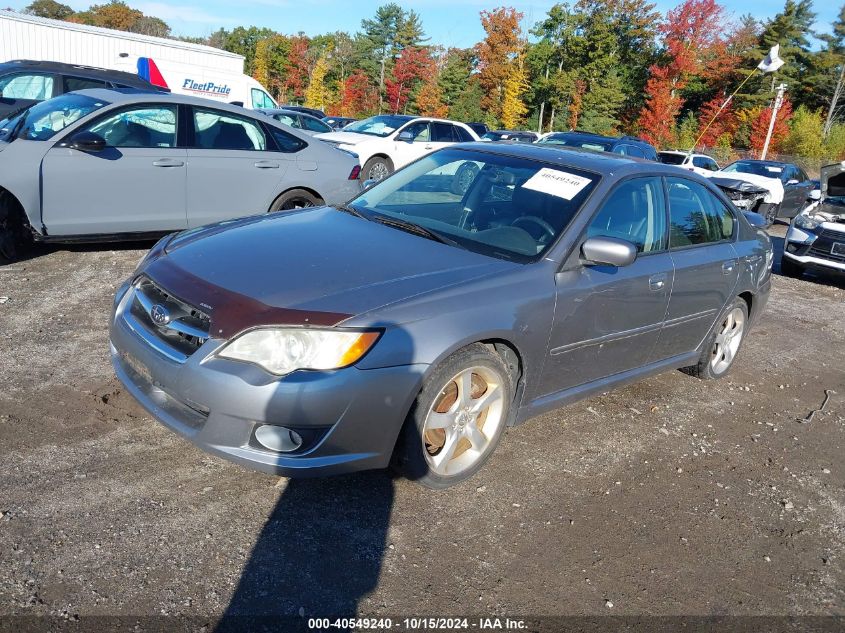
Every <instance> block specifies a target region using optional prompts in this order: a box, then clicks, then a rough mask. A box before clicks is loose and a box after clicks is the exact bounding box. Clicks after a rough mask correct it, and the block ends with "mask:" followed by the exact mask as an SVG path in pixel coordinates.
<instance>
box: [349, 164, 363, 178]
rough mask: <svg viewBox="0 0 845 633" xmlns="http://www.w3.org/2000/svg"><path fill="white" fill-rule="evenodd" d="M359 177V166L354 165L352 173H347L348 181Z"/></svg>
mask: <svg viewBox="0 0 845 633" xmlns="http://www.w3.org/2000/svg"><path fill="white" fill-rule="evenodd" d="M360 175H361V165H355V167H353V168H352V171H350V172H349V180H358V176H360Z"/></svg>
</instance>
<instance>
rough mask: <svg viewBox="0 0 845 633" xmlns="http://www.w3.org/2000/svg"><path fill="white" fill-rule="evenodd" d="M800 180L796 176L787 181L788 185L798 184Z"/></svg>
mask: <svg viewBox="0 0 845 633" xmlns="http://www.w3.org/2000/svg"><path fill="white" fill-rule="evenodd" d="M798 183H799V181H797V180H795V178H791V179H790V180H787V181H786V184H787V185H797V184H798Z"/></svg>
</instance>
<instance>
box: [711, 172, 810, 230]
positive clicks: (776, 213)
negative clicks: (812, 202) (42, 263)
mask: <svg viewBox="0 0 845 633" xmlns="http://www.w3.org/2000/svg"><path fill="white" fill-rule="evenodd" d="M711 181H712V182H713V184H714V185H716V186H717V187H719V188H720V189H722V191H724V192H725V195H727V196H728V198H730V199H731V202H733V203H734V206H736V207H737V208H739V209H741V210H742V211H753V212H755V213H759V214H760V215H762V216H763V217H764V218H766V223H767V225H771V224H772V223H773V222H774V221H775V220H776V219H777V218H780V217H784V218H792V217H794V216H795V215H796V214H797V213H798V212H799V211H801V209H803V208H804V207H805V206H806V205H807V201H808V199H809V196H810V192H811V191H812V190H813V189H814V188H815V186H814V184H813V181H811V180H810V178H809V177H808V176H807V174H806V173H805V172H804V170H802V169H801V168H800V167H798V166H797V165H794V164H792V163H783V162H780V161H772V160H750V159H745V160H738V161H735V162H733V163H731V164H730V165H728V166H727V167H725V168H724V169H722V170H720V171H717V172H713V174H712V177H711Z"/></svg>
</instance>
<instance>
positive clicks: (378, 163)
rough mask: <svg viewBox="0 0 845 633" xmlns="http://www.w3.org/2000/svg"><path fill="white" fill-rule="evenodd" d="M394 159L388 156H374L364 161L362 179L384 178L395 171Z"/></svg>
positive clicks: (375, 179) (376, 179)
mask: <svg viewBox="0 0 845 633" xmlns="http://www.w3.org/2000/svg"><path fill="white" fill-rule="evenodd" d="M394 171H395V170H394V168H393V161H392V160H390V159H389V158H387V157H386V156H373V157H372V158H371V159H370V160H368V161H367V162H366V163H364V168H363V169H362V170H361V180H374V181H376V182H378V181H379V180H384V179H385V178H387V177H388V176H389V175H390V174H392V173H393V172H394Z"/></svg>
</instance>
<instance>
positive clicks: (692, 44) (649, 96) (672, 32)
mask: <svg viewBox="0 0 845 633" xmlns="http://www.w3.org/2000/svg"><path fill="white" fill-rule="evenodd" d="M723 18H724V9H723V8H722V7H721V6H720V5H718V4H716V2H715V0H686V1H685V2H684V3H683V4H681V5H679V6H677V7H676V8H674V9H673V10H672V11H670V12H669V13H668V14H667V16H666V21H665V22H664V23H663V24H662V25H661V27H660V31H661V33H662V34H663V40H664V43H665V45H666V57H667V58H668V63H666V64H664V65H658V64H655V65H654V66H652V67H651V68H650V69H649V80H648V82H647V83H646V90H645V91H646V104H645V106H644V107H643V109H642V111H641V112H640V119H639V127H640V129H641V133H642V134H643V136H645V138H646V139H648V140H650V141H651V142H652V143H655V144H658V145H669V144H672V141H673V140H674V136H675V131H674V127H675V120H676V119H677V117H678V114H680V112H681V108H682V107H683V105H684V101H683V99H682V98H681V96H680V94H679V92H680V91H681V90H682V89H683V88H684V87H685V86H686V85H687V82H688V81H689V78H690V77H691V76H692V75H694V74H697V73H700V72H702V70H703V69H704V68H705V66H706V63H707V61H708V60H709V59H711V58H712V57H713V56H714V55H716V54H718V52H719V51H720V50H721V49H723V48H724V42H723V40H722V39H721V33H722V31H723V30H724V28H725V26H724V19H723Z"/></svg>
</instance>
